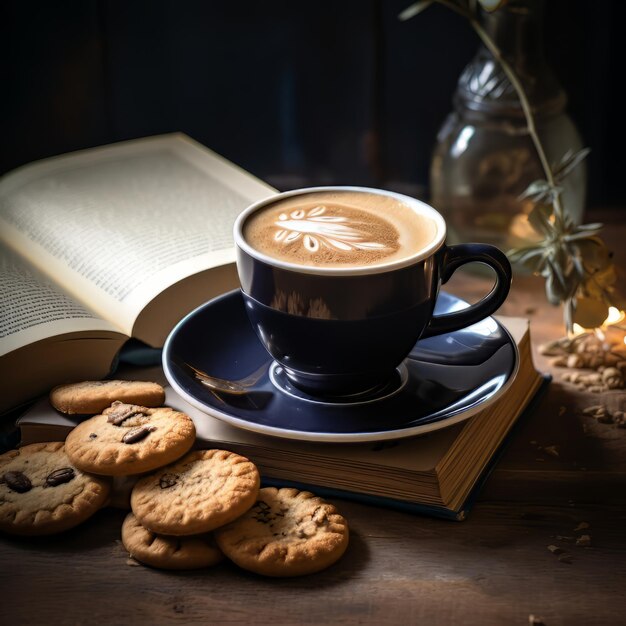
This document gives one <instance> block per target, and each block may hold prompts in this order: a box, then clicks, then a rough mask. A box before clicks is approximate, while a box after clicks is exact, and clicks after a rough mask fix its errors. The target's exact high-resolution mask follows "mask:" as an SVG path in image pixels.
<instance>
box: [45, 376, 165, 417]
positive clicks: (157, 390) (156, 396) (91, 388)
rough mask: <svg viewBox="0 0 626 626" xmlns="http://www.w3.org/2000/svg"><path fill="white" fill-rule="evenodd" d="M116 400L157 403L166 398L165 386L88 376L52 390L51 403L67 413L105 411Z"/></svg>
mask: <svg viewBox="0 0 626 626" xmlns="http://www.w3.org/2000/svg"><path fill="white" fill-rule="evenodd" d="M116 400H118V401H120V402H126V403H129V404H141V405H142V406H147V407H158V406H161V405H162V404H163V402H165V390H164V389H163V387H161V385H159V384H157V383H152V382H144V381H140V380H86V381H83V382H80V383H71V384H69V385H60V386H59V387H55V388H54V389H53V390H52V391H51V392H50V404H52V406H53V407H54V408H55V409H56V410H57V411H61V413H67V414H68V415H72V414H78V415H80V414H87V415H94V414H95V413H102V411H104V409H106V408H107V407H108V406H110V405H111V404H112V403H113V402H115V401H116Z"/></svg>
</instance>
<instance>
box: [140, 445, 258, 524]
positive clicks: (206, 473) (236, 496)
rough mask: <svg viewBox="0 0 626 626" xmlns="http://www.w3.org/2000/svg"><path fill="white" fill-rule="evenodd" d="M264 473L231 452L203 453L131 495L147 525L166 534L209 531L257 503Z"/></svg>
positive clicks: (184, 460)
mask: <svg viewBox="0 0 626 626" xmlns="http://www.w3.org/2000/svg"><path fill="white" fill-rule="evenodd" d="M259 483H260V478H259V472H258V470H257V468H256V466H255V465H254V463H252V462H251V461H249V460H248V459H246V458H245V457H243V456H240V455H238V454H235V453H234V452H227V451H226V450H199V451H196V452H190V453H189V454H187V455H186V456H185V457H183V458H182V459H180V460H179V461H177V462H176V463H173V464H171V465H169V466H167V467H163V468H161V469H159V470H158V471H157V472H155V473H154V474H152V475H150V476H147V477H145V478H142V479H141V480H140V481H139V482H138V483H137V485H136V486H135V488H134V489H133V492H132V494H131V499H130V501H131V507H132V509H133V513H134V514H135V515H136V517H137V519H138V520H139V522H140V523H141V525H142V526H145V527H146V528H148V529H150V530H152V531H153V532H155V533H159V534H164V535H195V534H199V533H205V532H209V531H211V530H214V529H215V528H218V527H219V526H222V525H224V524H227V523H228V522H231V521H232V520H234V519H236V518H237V517H239V516H240V515H243V514H244V513H245V512H246V511H247V510H248V509H249V508H250V507H251V506H252V505H253V504H254V502H255V501H256V498H257V494H258V492H259Z"/></svg>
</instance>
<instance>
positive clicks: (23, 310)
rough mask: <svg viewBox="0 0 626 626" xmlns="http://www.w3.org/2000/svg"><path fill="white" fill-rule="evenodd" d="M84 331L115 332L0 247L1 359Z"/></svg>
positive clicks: (109, 325) (12, 254) (110, 326)
mask: <svg viewBox="0 0 626 626" xmlns="http://www.w3.org/2000/svg"><path fill="white" fill-rule="evenodd" d="M82 330H85V331H86V330H90V331H94V330H98V331H100V330H104V331H113V330H114V328H113V326H112V325H111V324H110V323H108V322H106V321H104V320H101V319H99V318H97V317H96V316H95V315H94V314H93V313H92V312H91V311H89V310H88V309H86V308H85V307H84V306H82V305H81V304H80V303H78V302H76V301H75V300H73V299H72V298H71V297H69V296H68V295H67V294H65V293H63V291H61V290H60V289H59V288H58V287H56V286H55V285H54V284H52V283H50V282H49V281H46V279H45V277H43V276H42V275H40V274H39V273H38V272H37V271H36V270H34V269H33V268H31V267H29V266H28V265H26V264H25V263H24V262H23V261H22V259H20V258H19V257H18V256H17V255H15V254H14V253H12V252H11V251H9V250H7V249H6V248H3V247H1V246H0V356H2V355H4V354H7V353H8V352H12V351H13V350H16V349H18V348H21V347H23V346H25V345H28V344H31V343H34V342H36V341H40V340H42V339H46V338H48V337H53V336H57V335H62V334H64V333H70V332H75V331H82Z"/></svg>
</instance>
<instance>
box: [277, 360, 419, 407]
mask: <svg viewBox="0 0 626 626" xmlns="http://www.w3.org/2000/svg"><path fill="white" fill-rule="evenodd" d="M408 379H409V376H408V373H407V369H406V366H405V365H404V363H402V364H401V365H400V367H398V368H397V369H396V371H395V372H394V373H393V376H392V377H391V378H390V379H389V380H386V381H383V382H382V383H379V384H378V385H376V386H374V387H372V388H371V389H368V390H366V391H361V392H360V393H354V394H349V395H345V396H331V397H328V396H314V395H311V394H308V393H306V392H305V391H302V390H301V389H298V388H297V387H296V386H294V385H293V384H292V383H291V381H290V380H289V378H287V375H286V374H285V370H284V369H283V368H282V366H281V365H280V364H279V363H276V362H274V363H272V366H271V367H270V380H271V381H272V384H273V385H274V387H276V389H277V390H278V391H279V392H280V393H285V394H287V395H288V396H291V397H292V398H295V399H296V400H301V401H303V402H313V403H315V404H329V405H335V406H344V407H345V406H358V405H363V404H371V403H373V402H382V401H383V400H387V399H388V398H391V397H392V396H394V395H396V394H397V393H400V391H402V389H403V387H404V386H405V385H406V383H407V381H408Z"/></svg>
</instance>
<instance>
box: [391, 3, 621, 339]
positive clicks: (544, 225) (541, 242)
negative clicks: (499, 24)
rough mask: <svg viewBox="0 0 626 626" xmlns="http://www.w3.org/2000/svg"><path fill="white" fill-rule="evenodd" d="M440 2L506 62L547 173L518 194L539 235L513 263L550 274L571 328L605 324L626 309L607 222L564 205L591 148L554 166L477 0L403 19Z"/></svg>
mask: <svg viewBox="0 0 626 626" xmlns="http://www.w3.org/2000/svg"><path fill="white" fill-rule="evenodd" d="M478 1H479V3H480V5H481V6H482V7H483V8H484V9H486V10H488V11H494V10H496V9H498V8H499V7H501V6H503V5H504V4H506V0H478ZM435 3H437V4H441V5H442V6H445V7H447V8H449V9H451V10H452V11H454V12H455V13H457V14H459V15H461V16H462V17H464V18H465V19H467V20H468V22H469V23H470V25H471V27H472V28H473V30H474V31H475V32H476V34H477V35H478V37H479V38H480V40H481V41H482V43H483V44H484V45H485V47H486V48H487V49H488V50H489V52H491V54H492V56H493V57H494V59H495V60H496V61H497V62H498V63H499V64H500V66H501V67H502V70H503V71H504V73H505V74H506V76H507V78H508V79H509V81H510V83H511V85H512V86H513V88H514V89H515V92H516V94H517V96H518V98H519V101H520V105H521V107H522V111H523V113H524V117H525V120H526V126H527V130H528V134H529V136H530V138H531V139H532V142H533V145H534V147H535V150H536V152H537V156H538V158H539V161H540V163H541V166H542V169H543V172H544V176H545V179H542V180H536V181H534V182H532V183H531V184H530V185H529V186H528V188H527V189H526V190H525V191H524V192H523V193H522V194H521V196H520V198H519V199H520V200H524V199H527V200H529V201H530V202H532V204H533V208H532V210H531V211H530V213H529V215H528V221H529V223H530V225H531V226H532V228H533V230H534V231H535V232H536V233H537V234H538V236H539V239H538V241H532V242H529V243H528V245H526V246H522V247H519V248H515V249H514V250H511V251H509V252H508V256H509V258H510V260H511V262H513V263H518V264H520V265H522V266H524V267H526V268H527V269H529V270H530V271H532V272H533V273H535V274H539V275H541V276H543V277H544V278H545V281H546V296H547V298H548V301H549V302H550V303H551V304H554V305H559V304H563V305H564V310H563V312H564V322H565V326H566V328H567V330H568V331H572V329H573V325H574V323H575V322H576V323H578V324H580V325H581V326H583V327H584V328H596V327H598V326H600V325H601V324H602V322H604V320H605V319H606V318H607V315H608V309H609V307H610V306H615V307H616V308H618V309H620V310H623V309H624V308H626V301H625V299H624V298H623V296H622V295H621V293H620V292H619V290H618V289H617V272H616V269H615V265H614V263H613V261H612V255H611V253H610V252H609V251H608V250H607V248H606V246H605V244H604V242H603V241H602V239H601V238H600V237H599V232H600V230H601V229H602V224H598V223H596V224H584V225H577V224H575V223H574V222H573V220H572V219H571V218H570V217H569V216H568V215H567V213H566V212H565V211H564V210H563V204H562V198H561V194H562V191H563V187H562V183H563V181H564V180H565V179H566V178H567V176H569V175H570V174H571V173H572V172H573V171H574V170H575V169H576V167H578V166H579V165H580V163H581V162H582V161H583V160H584V159H585V157H586V156H587V155H588V154H589V149H588V148H585V149H583V150H580V151H578V152H572V151H568V152H567V153H566V154H565V155H563V157H562V159H561V161H560V162H559V163H558V164H556V165H555V166H554V167H552V166H551V165H550V162H549V161H548V158H547V156H546V152H545V150H544V147H543V144H542V142H541V139H540V138H539V134H538V133H537V128H536V124H535V116H534V113H533V110H532V106H531V104H530V101H529V99H528V97H527V95H526V92H525V90H524V86H523V84H522V82H521V81H520V80H519V78H518V77H517V74H516V73H515V71H514V69H513V68H512V67H511V65H510V64H509V63H508V61H507V60H506V59H505V58H504V57H503V56H502V53H501V51H500V49H499V48H498V47H497V45H496V44H495V42H494V41H493V40H492V39H491V37H490V36H489V34H488V33H487V32H486V31H485V29H484V28H483V27H482V24H481V23H480V21H479V18H478V11H477V4H476V2H475V1H473V0H419V1H418V2H415V3H413V4H411V5H410V6H409V7H407V8H406V9H405V10H404V11H402V13H400V15H399V18H400V20H403V21H405V20H408V19H411V18H412V17H414V16H416V15H418V14H420V13H422V12H423V11H424V10H425V9H427V8H428V7H430V6H431V5H433V4H435Z"/></svg>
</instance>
